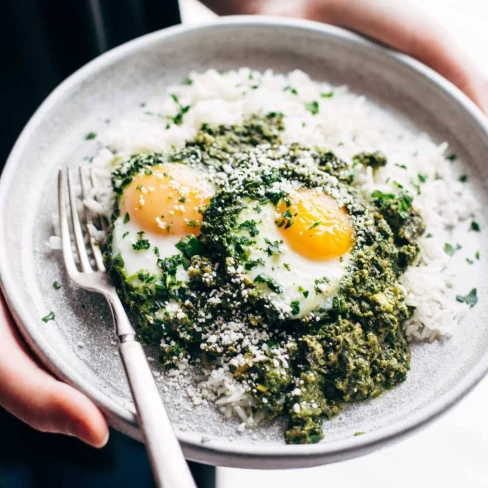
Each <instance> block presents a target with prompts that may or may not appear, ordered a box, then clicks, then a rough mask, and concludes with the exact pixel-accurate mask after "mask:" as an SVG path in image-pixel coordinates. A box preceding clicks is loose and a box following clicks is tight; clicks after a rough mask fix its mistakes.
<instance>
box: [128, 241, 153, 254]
mask: <svg viewBox="0 0 488 488" xmlns="http://www.w3.org/2000/svg"><path fill="white" fill-rule="evenodd" d="M150 247H151V244H149V241H148V240H147V239H137V241H136V242H134V243H133V244H132V249H134V250H135V251H141V250H144V249H149V248H150Z"/></svg>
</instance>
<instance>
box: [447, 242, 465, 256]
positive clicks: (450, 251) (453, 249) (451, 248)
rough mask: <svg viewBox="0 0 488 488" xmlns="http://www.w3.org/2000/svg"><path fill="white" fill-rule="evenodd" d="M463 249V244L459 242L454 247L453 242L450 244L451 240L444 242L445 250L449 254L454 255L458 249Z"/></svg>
mask: <svg viewBox="0 0 488 488" xmlns="http://www.w3.org/2000/svg"><path fill="white" fill-rule="evenodd" d="M459 249H461V246H460V245H459V244H456V247H454V246H453V245H452V244H449V242H446V243H445V244H444V252H445V253H446V254H447V255H448V256H453V255H454V254H455V253H456V252H457V251H459Z"/></svg>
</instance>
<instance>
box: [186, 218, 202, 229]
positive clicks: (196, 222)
mask: <svg viewBox="0 0 488 488" xmlns="http://www.w3.org/2000/svg"><path fill="white" fill-rule="evenodd" d="M186 225H188V226H189V227H198V226H199V225H200V223H199V222H198V221H196V220H189V221H188V222H187V223H186Z"/></svg>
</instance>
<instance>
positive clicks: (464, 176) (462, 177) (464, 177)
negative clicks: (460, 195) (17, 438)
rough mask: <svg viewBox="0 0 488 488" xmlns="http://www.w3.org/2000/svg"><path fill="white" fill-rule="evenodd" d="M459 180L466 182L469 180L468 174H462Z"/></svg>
mask: <svg viewBox="0 0 488 488" xmlns="http://www.w3.org/2000/svg"><path fill="white" fill-rule="evenodd" d="M459 181H460V182H461V183H466V181H468V175H461V176H460V177H459Z"/></svg>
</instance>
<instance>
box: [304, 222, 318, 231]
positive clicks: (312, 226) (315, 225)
mask: <svg viewBox="0 0 488 488" xmlns="http://www.w3.org/2000/svg"><path fill="white" fill-rule="evenodd" d="M319 225H320V221H319V220H316V221H315V222H314V223H313V224H312V225H311V226H310V227H308V228H307V230H312V229H315V227H318V226H319Z"/></svg>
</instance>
